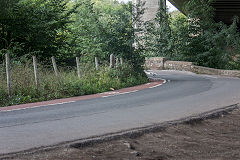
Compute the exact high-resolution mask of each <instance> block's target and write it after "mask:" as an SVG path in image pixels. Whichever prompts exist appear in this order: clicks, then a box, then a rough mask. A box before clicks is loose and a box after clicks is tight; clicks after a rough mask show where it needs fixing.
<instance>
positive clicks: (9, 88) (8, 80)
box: [5, 53, 12, 98]
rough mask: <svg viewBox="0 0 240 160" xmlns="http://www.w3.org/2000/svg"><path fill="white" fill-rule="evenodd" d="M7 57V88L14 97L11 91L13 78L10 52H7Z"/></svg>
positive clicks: (10, 95) (9, 94)
mask: <svg viewBox="0 0 240 160" xmlns="http://www.w3.org/2000/svg"><path fill="white" fill-rule="evenodd" d="M5 57H6V75H7V89H8V96H9V98H11V97H12V93H11V79H10V56H9V53H6V54H5Z"/></svg>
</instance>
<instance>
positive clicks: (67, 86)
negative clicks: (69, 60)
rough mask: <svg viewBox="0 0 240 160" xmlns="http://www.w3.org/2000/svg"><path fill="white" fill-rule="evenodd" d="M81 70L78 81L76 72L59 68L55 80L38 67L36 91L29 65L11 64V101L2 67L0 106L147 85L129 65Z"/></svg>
mask: <svg viewBox="0 0 240 160" xmlns="http://www.w3.org/2000/svg"><path fill="white" fill-rule="evenodd" d="M83 66H84V67H81V72H82V78H81V79H80V80H79V78H78V76H77V73H76V71H75V68H61V69H60V73H59V76H55V74H54V72H53V71H52V70H50V69H46V66H45V67H44V66H43V65H39V81H40V88H39V90H37V89H36V85H35V79H34V73H33V67H32V65H31V64H12V69H11V78H12V79H11V80H12V98H9V97H8V94H7V88H6V85H5V84H6V79H5V77H6V75H5V73H4V71H3V69H4V68H3V67H1V68H0V71H1V72H0V106H7V105H14V104H22V103H29V102H37V101H45V100H51V99H57V98H64V97H72V96H81V95H87V94H94V93H100V92H105V91H110V89H119V88H123V87H130V86H134V85H139V84H142V83H146V82H147V78H146V76H145V74H144V72H142V73H139V72H135V71H134V68H133V66H131V65H128V64H124V65H119V66H118V67H116V68H114V69H112V68H111V69H110V68H109V66H102V67H100V69H99V70H96V69H94V68H93V67H92V66H93V64H85V65H83Z"/></svg>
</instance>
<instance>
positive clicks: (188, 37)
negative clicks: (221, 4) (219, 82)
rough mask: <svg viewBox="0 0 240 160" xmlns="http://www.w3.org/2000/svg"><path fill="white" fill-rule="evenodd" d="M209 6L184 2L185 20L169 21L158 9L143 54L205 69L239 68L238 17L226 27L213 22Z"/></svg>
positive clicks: (166, 15) (183, 18)
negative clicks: (189, 63)
mask: <svg viewBox="0 0 240 160" xmlns="http://www.w3.org/2000/svg"><path fill="white" fill-rule="evenodd" d="M211 3H212V0H207V1H206V0H199V1H195V0H190V1H188V2H187V3H186V4H185V12H186V13H188V17H185V16H183V15H178V16H175V17H173V18H171V17H170V16H169V15H168V14H167V13H166V11H165V10H163V9H161V8H160V9H159V11H158V13H157V16H156V18H155V20H154V21H151V22H149V24H150V25H149V24H148V28H147V29H148V33H147V34H146V40H145V43H146V44H147V45H146V46H147V53H148V54H149V53H150V55H151V56H165V57H168V58H170V59H175V60H185V61H192V62H194V63H195V64H196V65H201V66H206V67H212V68H221V69H239V67H240V65H239V61H238V57H239V56H238V55H239V53H240V50H239V48H240V43H239V41H240V34H239V32H238V29H237V26H238V23H239V22H238V18H237V17H235V18H234V19H233V23H232V24H231V25H230V26H227V25H226V24H223V22H215V21H214V8H213V7H212V6H211Z"/></svg>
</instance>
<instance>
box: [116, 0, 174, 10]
mask: <svg viewBox="0 0 240 160" xmlns="http://www.w3.org/2000/svg"><path fill="white" fill-rule="evenodd" d="M118 1H120V2H128V1H130V0H118ZM167 6H168V8H169V11H170V12H171V11H174V10H177V9H176V8H175V7H174V6H173V5H172V4H171V3H170V2H169V1H167Z"/></svg>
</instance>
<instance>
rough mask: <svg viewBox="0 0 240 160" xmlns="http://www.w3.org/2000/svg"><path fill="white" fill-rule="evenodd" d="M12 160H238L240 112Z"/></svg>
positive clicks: (239, 151)
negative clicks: (136, 135) (87, 145)
mask: <svg viewBox="0 0 240 160" xmlns="http://www.w3.org/2000/svg"><path fill="white" fill-rule="evenodd" d="M12 159H13V160H138V159H143V160H193V159H194V160H195V159H196V160H239V159H240V110H239V109H237V110H235V111H233V112H231V113H230V114H227V115H225V116H222V117H220V118H215V119H209V120H205V121H202V122H199V123H195V124H180V125H175V126H171V127H168V128H166V130H164V131H161V132H157V133H149V134H145V135H143V136H141V137H138V138H134V139H131V138H127V139H126V138H125V139H120V140H115V141H111V142H104V143H101V144H96V145H93V146H89V147H84V148H59V149H55V150H49V151H44V152H43V151H41V152H39V153H34V154H26V155H18V156H17V157H14V158H12Z"/></svg>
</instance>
